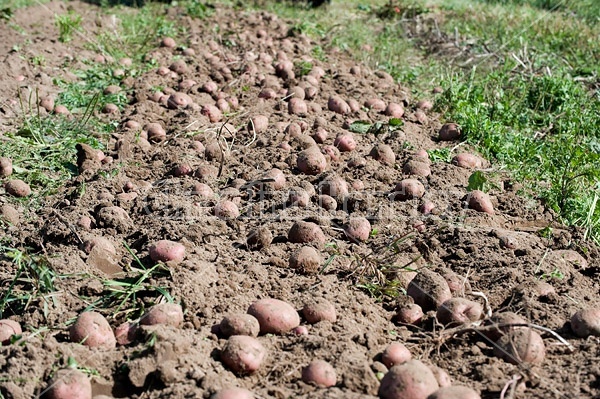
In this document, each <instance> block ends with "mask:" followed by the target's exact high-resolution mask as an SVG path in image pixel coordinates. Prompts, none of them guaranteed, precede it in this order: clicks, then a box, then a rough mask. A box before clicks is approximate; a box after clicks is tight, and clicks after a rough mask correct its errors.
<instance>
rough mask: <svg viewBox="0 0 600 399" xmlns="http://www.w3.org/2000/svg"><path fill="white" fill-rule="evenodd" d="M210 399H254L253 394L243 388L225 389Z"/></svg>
mask: <svg viewBox="0 0 600 399" xmlns="http://www.w3.org/2000/svg"><path fill="white" fill-rule="evenodd" d="M210 398H211V399H254V394H253V393H252V392H250V391H249V390H247V389H244V388H225V389H221V390H220V391H219V392H217V393H216V394H214V395H213V396H211V397H210Z"/></svg>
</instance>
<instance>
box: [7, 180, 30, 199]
mask: <svg viewBox="0 0 600 399" xmlns="http://www.w3.org/2000/svg"><path fill="white" fill-rule="evenodd" d="M4 189H5V190H6V192H7V193H8V194H10V195H12V196H13V197H17V198H23V197H27V196H28V195H30V194H31V188H30V187H29V184H27V183H25V182H24V181H23V180H20V179H14V180H9V181H7V182H6V184H4Z"/></svg>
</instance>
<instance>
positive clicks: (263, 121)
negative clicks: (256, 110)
mask: <svg viewBox="0 0 600 399" xmlns="http://www.w3.org/2000/svg"><path fill="white" fill-rule="evenodd" d="M268 128H269V117H268V116H266V115H256V116H254V117H252V118H250V121H249V122H248V126H247V129H248V131H249V132H252V129H254V131H255V132H256V133H257V134H260V133H264V132H266V131H267V129H268Z"/></svg>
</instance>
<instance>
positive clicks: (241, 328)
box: [219, 313, 260, 337]
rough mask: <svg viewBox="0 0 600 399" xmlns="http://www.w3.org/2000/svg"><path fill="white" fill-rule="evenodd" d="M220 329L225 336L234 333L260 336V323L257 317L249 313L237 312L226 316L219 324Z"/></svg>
mask: <svg viewBox="0 0 600 399" xmlns="http://www.w3.org/2000/svg"><path fill="white" fill-rule="evenodd" d="M219 330H220V331H221V334H223V335H224V336H225V337H230V336H232V335H248V336H250V337H258V333H259V332H260V324H259V323H258V320H257V319H256V317H254V316H252V315H250V314H247V313H237V314H232V315H228V316H225V317H224V318H223V320H221V323H220V324H219Z"/></svg>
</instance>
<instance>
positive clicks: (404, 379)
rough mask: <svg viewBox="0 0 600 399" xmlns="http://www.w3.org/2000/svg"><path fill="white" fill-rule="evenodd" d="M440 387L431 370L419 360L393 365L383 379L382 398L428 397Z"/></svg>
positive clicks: (418, 398) (380, 389)
mask: <svg viewBox="0 0 600 399" xmlns="http://www.w3.org/2000/svg"><path fill="white" fill-rule="evenodd" d="M438 389H439V385H438V383H437V381H436V379H435V376H434V375H433V373H432V372H431V370H430V369H429V368H428V367H427V366H426V365H424V364H423V363H422V362H420V361H419V360H409V361H407V362H405V363H403V364H399V365H397V366H393V367H392V368H391V369H390V370H389V371H388V372H387V373H386V374H385V376H383V379H382V380H381V385H380V386H379V392H378V396H379V397H380V398H381V399H426V398H427V396H429V395H431V394H432V393H434V392H435V391H437V390H438Z"/></svg>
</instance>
